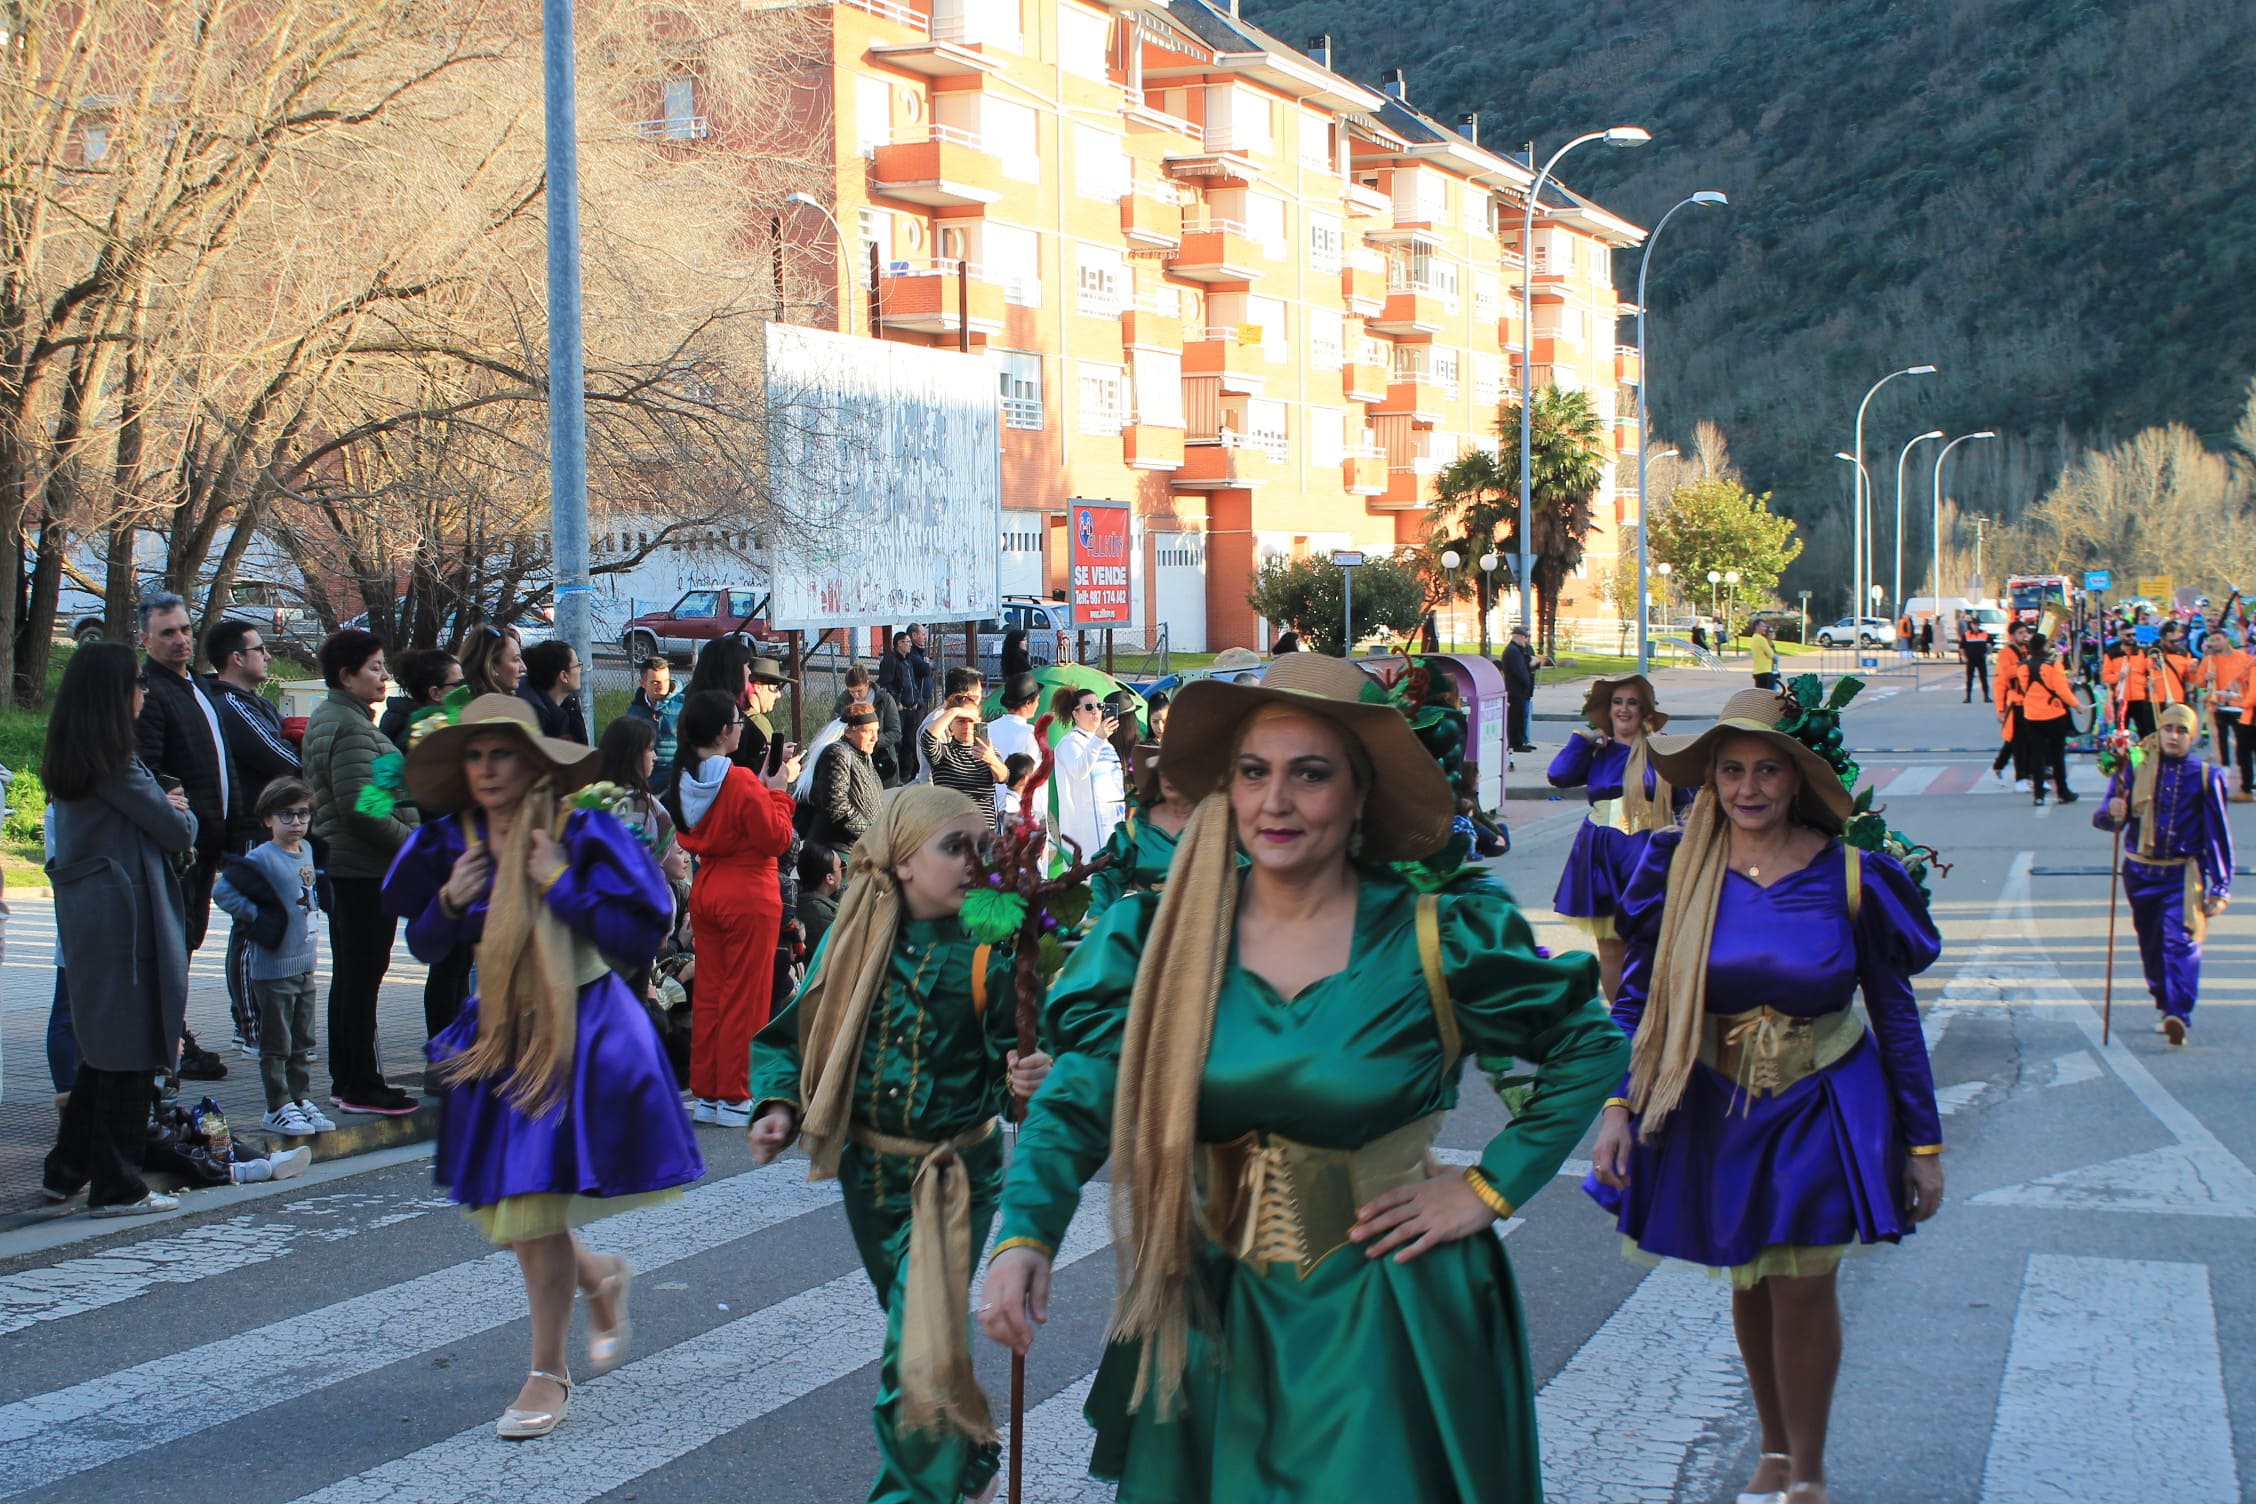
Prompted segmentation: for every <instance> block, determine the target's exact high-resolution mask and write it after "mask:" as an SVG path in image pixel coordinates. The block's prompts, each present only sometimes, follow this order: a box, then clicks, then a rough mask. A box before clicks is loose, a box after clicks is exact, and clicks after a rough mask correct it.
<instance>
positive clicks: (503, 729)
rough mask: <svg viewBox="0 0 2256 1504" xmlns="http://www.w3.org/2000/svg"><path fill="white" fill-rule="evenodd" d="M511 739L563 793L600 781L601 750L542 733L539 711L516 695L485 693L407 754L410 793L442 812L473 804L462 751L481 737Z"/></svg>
mask: <svg viewBox="0 0 2256 1504" xmlns="http://www.w3.org/2000/svg"><path fill="white" fill-rule="evenodd" d="M497 735H498V736H506V737H508V738H510V739H511V740H512V741H515V742H517V743H518V744H519V745H521V746H522V747H523V748H524V749H525V750H526V752H527V753H529V754H530V755H531V756H532V758H533V760H534V761H535V762H537V763H539V764H540V765H541V766H542V767H543V768H544V769H545V770H546V771H547V772H548V773H549V775H550V776H551V777H553V778H554V780H555V783H556V792H557V793H559V794H568V793H571V792H572V791H573V790H574V789H579V788H584V787H586V786H587V785H588V784H591V783H593V782H595V775H596V771H597V768H598V766H599V763H600V758H599V755H598V753H597V752H596V750H595V748H593V747H587V746H582V745H581V744H580V743H578V742H569V741H565V740H563V739H562V738H560V737H554V736H543V735H541V734H540V720H539V718H538V717H536V716H535V715H534V714H533V707H532V706H530V705H528V704H526V703H525V702H524V701H523V700H521V699H519V698H518V697H517V696H515V695H480V696H478V698H476V699H475V700H472V701H471V702H470V703H469V704H467V705H465V706H463V707H462V716H461V718H460V719H459V720H457V721H456V722H455V723H454V724H453V725H451V726H441V727H440V728H439V729H438V730H436V731H431V732H427V733H425V734H424V736H423V737H422V739H421V740H419V741H417V742H416V743H415V747H414V750H413V751H411V752H409V753H408V754H407V791H408V792H409V793H410V794H412V795H414V796H415V802H416V803H417V804H419V805H421V806H422V807H423V808H425V809H427V810H430V811H432V812H434V813H437V814H453V813H454V812H455V811H456V810H459V809H463V808H465V807H467V806H468V805H469V803H470V780H469V779H467V778H465V777H464V776H463V773H462V749H463V748H464V747H465V746H467V745H468V744H469V743H470V741H471V739H472V738H474V737H480V736H497Z"/></svg>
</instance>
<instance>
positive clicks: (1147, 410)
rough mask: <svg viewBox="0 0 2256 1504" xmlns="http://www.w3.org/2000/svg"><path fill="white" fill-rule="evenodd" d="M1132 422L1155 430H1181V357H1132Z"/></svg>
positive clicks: (1166, 353)
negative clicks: (1134, 405)
mask: <svg viewBox="0 0 2256 1504" xmlns="http://www.w3.org/2000/svg"><path fill="white" fill-rule="evenodd" d="M1135 375H1136V421H1137V422H1139V423H1149V424H1152V425H1153V426H1155V427H1159V428H1181V427H1182V426H1183V357H1182V356H1180V355H1177V354H1176V353H1174V352H1173V351H1171V350H1138V351H1137V352H1136V354H1135Z"/></svg>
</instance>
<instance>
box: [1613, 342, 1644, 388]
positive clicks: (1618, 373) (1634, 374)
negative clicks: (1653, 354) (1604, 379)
mask: <svg viewBox="0 0 2256 1504" xmlns="http://www.w3.org/2000/svg"><path fill="white" fill-rule="evenodd" d="M1614 379H1615V380H1616V381H1621V382H1626V383H1628V384H1629V385H1631V386H1642V385H1643V384H1644V381H1645V368H1644V366H1643V364H1642V363H1640V361H1639V360H1638V356H1637V347H1636V346H1635V345H1616V346H1614Z"/></svg>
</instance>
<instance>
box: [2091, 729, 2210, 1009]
mask: <svg viewBox="0 0 2256 1504" xmlns="http://www.w3.org/2000/svg"><path fill="white" fill-rule="evenodd" d="M2183 709H2184V707H2182V706H2177V705H2173V706H2171V707H2169V710H2167V711H2165V712H2164V716H2165V718H2166V719H2165V724H2167V717H2168V716H2169V715H2170V713H2171V712H2173V711H2181V710H2183ZM2188 719H2190V714H2189V715H2188ZM2159 742H2160V738H2159V737H2149V738H2147V741H2146V749H2147V750H2146V755H2147V759H2148V763H2147V766H2146V767H2142V768H2138V769H2133V768H2130V767H2123V768H2119V769H2117V770H2116V773H2115V776H2114V778H2113V779H2112V780H2111V781H2110V782H2109V783H2108V785H2107V799H2106V801H2105V802H2104V803H2102V804H2101V805H2100V807H2099V813H2097V814H2095V815H2093V816H2092V824H2093V825H2095V826H2097V827H2098V828H2099V829H2101V830H2106V831H2112V830H2114V829H2115V828H2116V826H2117V824H2118V822H2117V821H2116V820H2114V819H2113V818H2111V817H2110V816H2109V814H2108V806H2109V805H2111V804H2113V803H2114V801H2115V800H2117V799H2120V800H2122V801H2123V802H2124V804H2125V805H2126V806H2127V807H2128V813H2127V815H2126V818H2125V819H2124V820H2123V821H2122V822H2120V823H2121V824H2122V825H2123V826H2124V827H2125V831H2124V837H2123V858H2124V860H2123V894H2124V896H2125V897H2127V898H2128V899H2130V901H2131V922H2132V923H2133V924H2134V925H2135V926H2136V927H2137V929H2138V942H2139V961H2140V963H2141V964H2142V965H2143V966H2144V968H2145V970H2146V990H2147V991H2148V992H2151V993H2152V994H2154V1006H2155V1007H2156V1008H2158V1009H2159V1010H2161V1014H2162V1016H2161V1018H2160V1019H2159V1020H2157V1022H2156V1028H2157V1029H2159V1030H2160V1031H2161V1032H2163V1033H2165V1034H2168V1035H2169V1036H2170V1042H2171V1043H2172V1044H2181V1043H2183V1042H2184V1040H2185V1031H2186V1029H2187V1028H2188V1027H2190V1026H2191V1023H2192V1019H2193V1004H2194V999H2195V997H2196V996H2197V995H2198V994H2199V993H2200V991H2201V940H2202V934H2203V931H2204V929H2205V928H2206V923H2207V915H2206V914H2205V913H2204V912H2203V903H2204V901H2205V900H2206V901H2210V902H2214V901H2215V900H2218V899H2223V898H2229V897H2230V896H2231V894H2232V871H2233V840H2232V828H2231V827H2230V826H2229V825H2228V824H2226V822H2225V803H2226V794H2227V789H2226V785H2225V771H2224V769H2222V768H2218V767H2212V766H2210V765H2209V764H2208V763H2205V762H2203V761H2202V760H2201V759H2200V758H2198V757H2195V756H2192V755H2190V754H2189V755H2187V756H2183V757H2167V756H2164V755H2163V753H2162V751H2161V747H2160V745H2159ZM2149 770H2151V772H2152V774H2153V777H2152V780H2151V783H2152V791H2151V796H2150V797H2151V801H2152V802H2151V804H2150V803H2148V802H2147V801H2146V800H2145V799H2142V798H2141V790H2140V788H2139V783H2140V782H2141V780H2142V778H2143V777H2144V775H2145V774H2146V773H2147V772H2148V771H2149ZM2173 1025H2174V1027H2173Z"/></svg>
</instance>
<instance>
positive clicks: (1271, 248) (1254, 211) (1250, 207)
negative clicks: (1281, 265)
mask: <svg viewBox="0 0 2256 1504" xmlns="http://www.w3.org/2000/svg"><path fill="white" fill-rule="evenodd" d="M1245 202H1246V229H1247V230H1249V231H1251V232H1252V235H1253V238H1254V239H1255V240H1257V241H1259V242H1260V243H1261V252H1262V254H1263V255H1265V256H1267V257H1268V258H1269V259H1270V260H1271V261H1282V260H1284V259H1285V201H1284V200H1283V199H1281V198H1275V197H1272V196H1271V195H1269V194H1266V193H1249V194H1247V195H1246V201H1245Z"/></svg>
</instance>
